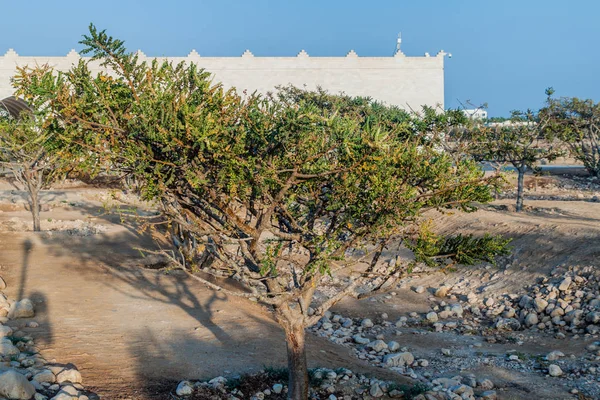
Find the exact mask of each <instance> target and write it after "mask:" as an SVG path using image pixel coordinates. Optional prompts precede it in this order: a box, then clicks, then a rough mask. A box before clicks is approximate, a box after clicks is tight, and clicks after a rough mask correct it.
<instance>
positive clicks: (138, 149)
mask: <svg viewBox="0 0 600 400" xmlns="http://www.w3.org/2000/svg"><path fill="white" fill-rule="evenodd" d="M82 43H83V44H84V46H86V49H85V50H84V52H85V53H90V54H91V55H92V60H94V61H96V60H97V61H99V62H101V63H102V64H103V65H104V66H105V67H106V68H107V71H108V73H101V74H99V75H93V74H92V73H91V72H90V70H89V68H88V67H87V62H86V61H81V62H80V63H79V65H77V66H75V67H74V68H73V69H72V70H71V71H70V72H69V73H67V74H65V75H61V76H58V77H56V78H55V81H54V83H53V86H54V87H55V86H60V88H59V89H58V90H57V89H56V88H55V89H54V90H52V91H51V92H50V91H49V90H47V89H46V88H45V87H44V85H43V84H42V83H41V82H42V81H38V82H40V84H36V82H32V81H31V80H28V79H27V78H26V77H23V79H21V80H19V82H27V84H24V85H22V86H21V87H20V90H21V94H22V95H23V96H24V97H25V98H28V97H35V98H39V97H41V98H44V99H45V100H46V101H47V102H49V103H50V104H52V107H53V109H56V110H58V112H57V113H56V118H57V120H58V121H60V126H61V127H64V133H63V134H64V135H67V136H68V137H69V138H70V140H73V141H74V142H77V143H78V144H79V145H80V146H82V147H83V148H86V149H88V151H89V153H90V154H91V155H93V157H94V158H95V159H96V160H97V162H100V163H102V164H110V165H111V166H112V168H114V169H119V170H121V171H123V172H124V173H128V174H133V175H135V177H136V180H137V181H138V185H137V190H138V191H139V194H140V196H142V197H143V198H144V199H147V200H151V201H154V202H156V204H158V205H159V207H160V209H161V211H162V216H163V218H164V220H165V221H166V222H167V223H168V224H169V225H170V226H171V227H172V228H175V227H176V229H171V230H170V232H171V234H172V235H173V236H172V239H173V240H172V242H173V243H174V246H175V248H174V249H173V252H172V253H171V254H172V259H173V261H174V262H177V263H178V265H179V266H180V267H181V268H182V269H183V270H185V271H186V272H187V273H189V274H190V276H193V277H194V278H195V279H197V280H199V281H201V282H202V283H203V284H205V285H206V286H208V287H210V288H212V289H214V290H221V291H222V292H224V293H226V294H228V295H231V296H240V297H245V298H248V299H252V300H256V301H258V302H260V303H262V304H264V305H265V306H266V307H268V309H270V310H271V311H272V313H273V314H274V316H275V318H276V320H277V322H278V323H279V324H280V325H281V327H282V328H283V330H284V331H285V336H286V341H287V349H288V363H289V371H290V381H289V398H291V399H302V400H303V399H307V397H308V377H307V364H306V355H305V350H304V343H305V328H306V327H308V326H310V325H312V324H314V323H315V322H317V321H318V320H319V318H321V317H322V315H323V313H324V312H325V311H326V310H327V309H329V308H330V307H332V306H333V305H334V304H336V303H337V302H338V301H339V300H341V299H342V298H344V297H345V296H351V295H357V294H358V293H364V292H368V291H372V290H377V289H379V288H381V287H382V286H383V285H384V284H385V283H386V282H387V283H389V282H391V281H393V280H394V279H397V278H398V277H400V276H403V275H404V274H405V273H407V271H408V268H409V265H408V264H407V263H388V262H386V261H389V260H386V257H387V256H386V255H385V254H387V253H386V250H390V249H392V245H393V246H398V245H399V244H400V243H403V244H404V245H406V246H409V247H410V248H413V249H416V250H415V251H417V252H418V253H419V254H420V257H421V258H423V259H425V258H427V259H430V258H432V257H435V260H437V261H438V262H442V261H443V260H444V259H456V258H457V255H458V254H461V255H462V258H461V261H463V262H476V261H478V260H492V259H493V258H494V256H495V255H497V254H499V253H502V252H504V251H505V250H506V241H504V240H503V239H500V238H496V237H490V236H486V237H485V238H482V239H481V240H479V241H478V240H466V241H465V240H464V239H461V240H457V241H455V242H452V241H446V240H444V241H443V243H445V244H442V242H435V243H434V244H433V246H434V247H431V246H432V243H433V242H434V241H435V240H434V239H432V238H431V237H429V238H428V239H427V240H424V241H423V243H425V244H427V245H429V246H430V247H431V248H430V249H429V250H427V251H420V250H418V249H420V247H421V245H420V244H419V243H420V242H419V240H418V238H419V236H420V235H419V232H421V231H422V230H420V229H418V227H419V226H420V225H421V224H422V223H423V221H424V219H423V218H422V215H423V213H425V212H427V211H428V210H441V211H443V210H450V209H455V210H463V211H473V210H475V208H476V203H477V202H482V203H485V202H488V201H490V200H491V196H490V189H491V188H492V187H493V186H494V185H495V184H496V178H494V177H489V178H486V177H484V175H483V172H482V171H481V169H480V167H479V166H478V165H477V164H476V163H475V162H473V161H471V160H469V159H463V160H456V159H455V158H453V157H451V156H450V155H448V154H446V153H444V152H443V151H441V150H440V146H439V145H438V144H437V143H436V140H437V139H436V138H437V137H438V135H436V134H432V132H434V131H435V132H437V131H442V130H446V129H448V124H449V123H450V121H451V119H443V118H442V119H440V120H439V121H438V123H437V124H434V123H428V124H423V120H422V117H420V116H416V115H411V114H408V113H406V112H404V111H402V110H399V109H397V108H393V107H387V106H385V105H382V104H378V103H376V102H373V101H372V100H370V99H366V98H350V97H347V96H335V95H330V94H328V93H326V92H323V91H317V92H307V91H303V90H298V89H294V88H287V89H286V88H283V89H281V90H280V91H277V92H275V93H274V94H272V95H270V96H259V95H249V96H240V95H239V94H237V93H236V91H235V90H233V89H231V90H225V89H224V88H223V87H222V86H220V85H218V84H214V83H213V82H212V81H211V76H210V74H209V73H208V72H205V71H203V70H201V69H198V67H197V66H195V65H193V64H192V65H186V64H183V63H182V64H172V63H168V62H159V61H152V62H150V63H145V62H140V60H138V59H137V57H136V55H135V54H133V53H129V52H127V51H126V50H125V47H124V44H123V42H122V41H120V40H116V39H113V38H112V37H110V36H108V35H107V34H106V33H105V32H104V31H97V30H96V29H95V28H94V27H93V26H91V27H90V33H89V34H88V35H86V36H84V39H83V41H82ZM48 86H50V85H48ZM453 243H456V244H457V245H453ZM482 244H483V245H482ZM458 245H459V246H461V248H460V251H459V252H457V246H458ZM435 246H437V247H435ZM467 247H468V248H469V249H467ZM394 248H395V247H394ZM465 254H468V256H467V257H466V256H465ZM209 275H216V276H217V277H218V278H224V279H235V280H237V282H238V286H240V285H241V286H242V287H243V289H240V290H233V289H226V288H225V287H224V286H223V285H222V284H221V282H222V281H221V280H220V279H216V280H215V279H207V277H208V276H209ZM332 275H337V276H341V277H342V280H341V282H343V284H341V285H337V286H335V287H332V289H334V290H328V291H326V292H322V293H321V295H320V296H318V300H317V298H316V296H315V293H317V292H318V291H320V289H321V288H322V285H324V284H325V281H326V279H327V278H328V277H329V276H332Z"/></svg>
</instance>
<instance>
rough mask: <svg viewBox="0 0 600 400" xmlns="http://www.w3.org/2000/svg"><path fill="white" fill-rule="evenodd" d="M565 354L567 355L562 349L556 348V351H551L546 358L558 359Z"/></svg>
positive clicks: (550, 359) (549, 359)
mask: <svg viewBox="0 0 600 400" xmlns="http://www.w3.org/2000/svg"><path fill="white" fill-rule="evenodd" d="M564 356H565V355H564V354H563V352H562V351H558V350H554V351H551V352H550V353H548V355H546V360H548V361H556V360H558V359H559V358H560V357H564Z"/></svg>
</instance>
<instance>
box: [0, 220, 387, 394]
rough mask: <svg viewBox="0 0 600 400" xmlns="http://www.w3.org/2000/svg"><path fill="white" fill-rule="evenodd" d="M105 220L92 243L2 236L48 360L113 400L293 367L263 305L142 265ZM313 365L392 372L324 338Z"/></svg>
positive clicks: (130, 239) (4, 259)
mask: <svg viewBox="0 0 600 400" xmlns="http://www.w3.org/2000/svg"><path fill="white" fill-rule="evenodd" d="M52 215H53V217H54V218H61V219H68V218H71V219H77V218H80V217H82V215H79V213H77V212H72V211H61V212H58V211H56V210H55V211H54V212H53V213H52ZM9 216H10V218H14V217H15V216H17V217H20V218H27V213H26V212H16V213H15V212H11V213H10V214H8V213H5V214H0V222H1V221H2V220H5V219H6V218H8V217H9ZM102 223H104V224H107V225H108V226H109V229H108V231H107V232H106V233H104V234H101V235H93V236H86V237H81V236H71V235H68V234H66V233H58V232H54V233H52V235H49V234H48V233H47V232H46V233H44V232H42V233H38V234H35V233H33V232H2V233H0V265H1V266H2V276H3V277H4V279H5V280H6V281H7V283H8V289H7V291H6V292H7V294H8V295H9V296H11V297H15V298H16V297H30V298H32V299H33V300H34V302H35V305H36V308H37V311H38V312H37V315H36V318H35V320H36V321H38V322H39V323H40V327H39V328H36V329H29V328H26V329H25V330H27V331H28V332H31V333H32V334H33V335H34V336H35V337H36V343H38V345H39V346H40V347H41V348H42V354H43V355H44V357H46V359H48V360H52V359H55V360H56V361H57V362H62V363H66V362H71V363H73V364H75V365H77V367H78V368H79V369H80V370H81V371H82V374H83V377H84V382H85V383H86V386H87V387H90V388H92V389H93V390H96V391H97V392H98V393H99V394H101V395H104V396H106V397H105V398H110V399H116V398H135V399H140V398H142V397H140V396H142V395H141V394H140V392H143V391H144V390H145V389H147V388H151V387H152V386H153V385H155V384H157V383H159V382H162V381H164V380H176V381H177V380H181V379H184V378H196V379H197V378H210V377H214V376H216V375H221V374H224V375H227V374H235V373H241V372H246V371H248V372H249V371H252V370H258V369H261V368H262V367H264V366H265V365H267V366H269V365H275V366H283V365H285V362H286V351H285V343H284V339H283V335H282V334H281V332H280V330H279V328H278V327H277V325H276V324H275V323H274V322H273V321H272V320H271V319H270V318H269V316H268V315H267V314H266V313H265V312H264V311H263V310H262V309H261V308H260V307H259V306H253V305H252V304H248V303H246V302H240V301H238V300H236V299H227V298H225V297H224V296H221V295H220V294H218V293H216V292H213V291H211V290H209V289H207V288H205V287H204V286H202V285H200V284H198V283H197V282H196V281H193V280H191V279H189V278H188V277H186V276H182V275H181V274H178V273H172V274H171V275H165V274H163V273H160V272H157V271H152V270H142V269H140V268H139V267H136V266H133V265H135V264H136V263H135V262H131V261H132V260H134V259H136V258H137V257H139V253H138V252H136V251H135V250H132V247H136V246H138V245H140V244H142V243H140V240H139V238H138V237H136V235H135V234H133V233H132V232H129V231H127V230H126V229H125V228H123V227H121V226H118V225H113V224H110V223H109V222H108V221H102ZM127 265H129V266H127ZM309 359H310V362H311V364H312V365H314V366H324V367H340V366H344V367H348V368H352V369H353V370H356V371H364V372H371V373H376V374H379V375H381V374H385V372H384V371H382V370H376V369H375V368H372V367H370V366H368V365H367V364H366V363H363V362H360V361H359V360H357V359H355V358H354V357H352V356H351V355H350V354H349V353H348V352H347V351H346V350H345V349H342V348H340V347H338V346H336V345H334V344H332V343H329V342H327V341H326V340H324V339H320V338H312V340H310V342H309Z"/></svg>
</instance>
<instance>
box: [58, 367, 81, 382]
mask: <svg viewBox="0 0 600 400" xmlns="http://www.w3.org/2000/svg"><path fill="white" fill-rule="evenodd" d="M50 371H52V372H53V373H54V375H56V382H58V383H64V382H71V383H81V381H82V379H81V373H80V372H79V371H77V370H76V369H75V368H63V367H50Z"/></svg>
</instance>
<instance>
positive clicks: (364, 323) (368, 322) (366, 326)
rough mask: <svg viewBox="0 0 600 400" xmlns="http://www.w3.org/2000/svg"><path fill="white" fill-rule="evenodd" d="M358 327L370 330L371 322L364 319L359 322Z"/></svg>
mask: <svg viewBox="0 0 600 400" xmlns="http://www.w3.org/2000/svg"><path fill="white" fill-rule="evenodd" d="M360 326H362V327H363V328H372V327H373V321H371V320H370V319H369V318H365V319H363V320H362V321H361V322H360Z"/></svg>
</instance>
